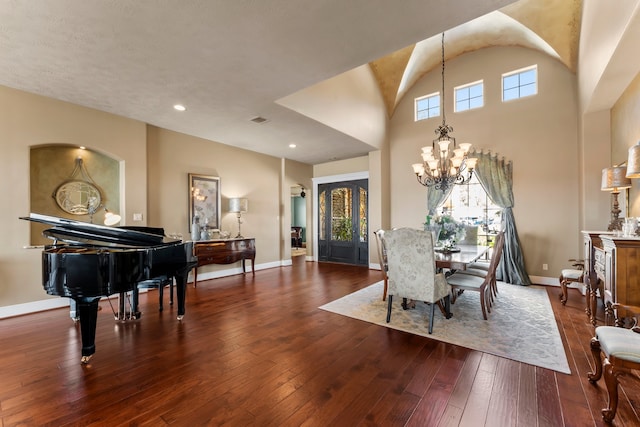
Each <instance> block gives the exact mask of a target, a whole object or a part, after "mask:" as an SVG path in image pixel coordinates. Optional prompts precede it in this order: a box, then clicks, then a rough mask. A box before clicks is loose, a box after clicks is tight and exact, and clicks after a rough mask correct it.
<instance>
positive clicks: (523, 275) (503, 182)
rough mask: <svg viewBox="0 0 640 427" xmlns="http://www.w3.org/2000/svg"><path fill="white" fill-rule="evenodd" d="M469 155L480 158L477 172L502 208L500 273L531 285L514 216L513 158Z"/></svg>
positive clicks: (509, 279)
mask: <svg viewBox="0 0 640 427" xmlns="http://www.w3.org/2000/svg"><path fill="white" fill-rule="evenodd" d="M469 157H475V158H477V159H478V163H477V164H476V169H475V173H476V176H477V177H478V181H480V184H481V185H482V188H484V190H485V191H486V192H487V195H488V196H489V198H491V201H492V202H493V203H495V204H496V205H498V206H500V207H501V208H502V229H503V230H504V237H505V240H504V249H503V252H502V262H501V263H500V265H499V266H498V272H497V277H498V280H502V281H504V282H507V283H512V284H517V285H530V284H531V279H530V278H529V275H528V274H527V271H526V270H525V267H524V256H523V255H522V247H521V245H520V238H519V237H518V231H517V229H516V221H515V218H514V216H513V206H514V202H513V169H512V164H511V162H506V161H505V159H504V157H503V158H502V159H498V156H497V155H493V154H491V153H484V152H482V151H474V152H472V153H469Z"/></svg>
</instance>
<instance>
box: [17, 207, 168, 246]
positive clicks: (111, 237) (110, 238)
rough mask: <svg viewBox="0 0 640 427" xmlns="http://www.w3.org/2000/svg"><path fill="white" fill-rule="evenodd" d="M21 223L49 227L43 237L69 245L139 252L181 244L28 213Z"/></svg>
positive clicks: (141, 234)
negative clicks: (147, 248) (127, 249)
mask: <svg viewBox="0 0 640 427" xmlns="http://www.w3.org/2000/svg"><path fill="white" fill-rule="evenodd" d="M20 219H24V220H27V221H33V222H40V223H43V224H48V225H52V226H54V228H50V229H47V230H44V232H43V234H44V235H45V236H47V237H48V238H50V239H54V240H62V241H64V242H67V243H71V244H82V245H86V244H89V245H94V246H110V247H137V248H139V247H152V246H165V245H170V244H175V243H180V240H175V239H170V238H168V237H164V236H160V235H158V234H151V233H145V232H142V231H137V230H128V229H124V228H117V227H109V226H106V225H99V224H90V223H88V222H81V221H75V220H72V219H67V218H59V217H55V216H49V215H42V214H36V213H31V214H29V216H28V217H20Z"/></svg>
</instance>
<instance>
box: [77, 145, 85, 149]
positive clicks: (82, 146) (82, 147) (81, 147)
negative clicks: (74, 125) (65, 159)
mask: <svg viewBox="0 0 640 427" xmlns="http://www.w3.org/2000/svg"><path fill="white" fill-rule="evenodd" d="M78 148H80V149H81V150H86V149H87V147H85V146H84V145H81V146H80V147H78Z"/></svg>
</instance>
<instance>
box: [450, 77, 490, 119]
mask: <svg viewBox="0 0 640 427" xmlns="http://www.w3.org/2000/svg"><path fill="white" fill-rule="evenodd" d="M454 93H455V96H456V108H455V112H456V113H459V112H461V111H467V110H473V109H474V108H481V107H482V106H484V82H483V81H482V80H480V81H478V82H474V83H469V84H467V85H464V86H458V87H457V88H455V89H454Z"/></svg>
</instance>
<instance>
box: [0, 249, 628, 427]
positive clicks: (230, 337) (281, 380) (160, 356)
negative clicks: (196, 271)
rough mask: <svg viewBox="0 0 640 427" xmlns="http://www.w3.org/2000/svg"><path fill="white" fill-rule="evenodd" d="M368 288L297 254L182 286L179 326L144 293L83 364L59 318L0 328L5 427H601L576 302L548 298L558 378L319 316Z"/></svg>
mask: <svg viewBox="0 0 640 427" xmlns="http://www.w3.org/2000/svg"><path fill="white" fill-rule="evenodd" d="M378 280H381V273H380V272H379V271H375V270H368V269H366V268H362V267H350V266H344V265H338V264H318V263H313V262H305V261H304V257H295V258H294V263H293V266H289V267H282V268H274V269H269V270H261V271H258V272H256V275H255V277H253V276H252V275H251V274H248V275H246V276H243V275H237V276H233V277H226V278H220V279H215V280H209V281H202V282H199V283H198V287H197V288H193V287H192V286H190V287H189V289H188V291H187V314H186V316H185V318H184V320H183V321H182V322H178V321H177V320H176V318H175V314H176V312H175V309H174V308H173V307H171V306H169V304H168V301H167V299H168V297H167V296H166V295H165V311H164V312H161V313H159V312H158V311H157V291H151V292H149V293H147V294H143V295H141V309H142V311H143V316H142V318H141V319H140V320H137V321H131V322H124V323H120V322H115V321H114V320H113V317H112V314H111V309H110V307H109V304H108V303H106V302H102V303H101V306H102V310H101V311H100V313H99V315H98V328H97V339H96V344H97V352H96V354H95V356H94V357H93V358H92V359H91V363H90V364H89V365H86V366H82V365H80V363H79V361H80V347H79V345H80V343H79V338H78V335H79V328H78V327H77V326H76V325H74V324H73V322H71V320H70V319H69V317H68V311H67V310H65V309H58V310H52V311H48V312H42V313H36V314H30V315H26V316H21V317H15V318H10V319H4V320H0V326H1V327H0V343H1V344H2V345H1V346H0V420H1V421H2V422H1V423H0V425H1V426H3V427H9V426H43V425H49V426H87V425H96V426H98V425H100V426H101V425H109V426H119V425H135V426H164V425H177V426H198V425H230V426H249V425H254V426H299V425H305V426H329V425H331V426H375V425H379V426H404V425H406V426H435V425H439V426H457V425H464V426H467V425H468V426H483V425H484V426H492V427H493V426H563V425H566V426H588V425H596V426H600V425H605V424H604V423H603V422H602V420H601V417H600V409H601V408H602V407H604V406H605V404H606V390H605V386H604V381H602V380H601V381H600V383H598V385H596V386H594V385H591V384H590V383H589V382H588V381H587V379H586V373H587V372H588V371H589V369H590V365H589V364H590V362H591V358H590V352H589V339H590V337H591V335H592V333H593V328H592V327H591V325H590V324H589V323H588V322H587V318H586V316H585V314H584V311H583V307H584V303H583V299H582V297H580V295H579V294H578V292H577V291H575V290H570V291H569V301H568V303H567V306H565V307H563V306H562V305H561V304H560V303H559V300H558V293H559V288H549V289H548V292H549V295H550V299H551V303H552V305H553V309H554V312H555V315H556V319H557V322H558V325H559V329H560V333H561V335H562V338H563V341H564V345H565V350H566V352H567V357H568V359H569V365H570V367H571V371H572V374H571V375H565V374H560V373H556V372H554V371H549V370H546V369H542V368H536V367H533V366H530V365H525V364H522V363H518V362H514V361H511V360H508V359H502V358H499V357H495V356H491V355H488V354H484V353H480V352H477V351H472V350H468V349H465V348H462V347H457V346H454V345H450V344H446V343H442V342H438V341H433V340H430V339H428V338H423V337H419V336H414V335H410V334H407V333H403V332H398V331H394V330H391V329H387V328H384V327H380V326H376V325H372V324H368V323H365V322H361V321H358V320H354V319H351V318H347V317H343V316H340V315H337V314H333V313H329V312H326V311H323V310H319V309H318V308H317V307H318V306H320V305H322V304H324V303H327V302H329V301H332V300H334V299H336V298H339V297H341V296H343V295H346V294H348V293H350V292H353V291H355V290H357V289H360V288H362V287H364V286H366V285H369V284H371V283H374V282H376V281H378ZM453 310H454V315H455V306H454V307H453ZM450 321H455V317H454V318H453V319H451V320H450ZM489 321H490V320H489ZM621 383H622V388H623V392H622V393H621V394H620V406H619V410H618V415H617V416H616V419H615V421H614V423H615V425H620V426H632V425H634V426H637V425H639V424H640V418H639V417H638V410H639V409H640V401H639V399H640V378H622V379H621Z"/></svg>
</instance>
